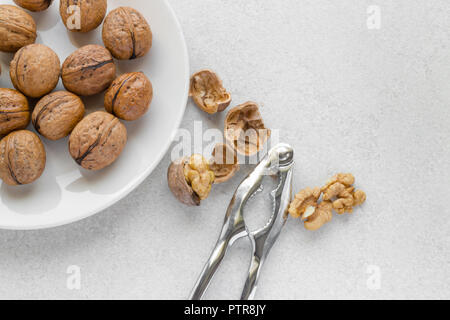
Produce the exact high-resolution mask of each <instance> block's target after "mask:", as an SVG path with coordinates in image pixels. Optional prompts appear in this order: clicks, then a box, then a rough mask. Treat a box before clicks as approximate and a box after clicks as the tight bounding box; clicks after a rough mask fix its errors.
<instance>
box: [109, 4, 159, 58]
mask: <svg viewBox="0 0 450 320" xmlns="http://www.w3.org/2000/svg"><path fill="white" fill-rule="evenodd" d="M102 38H103V43H104V44H105V47H106V48H108V50H109V51H111V53H112V55H113V56H114V57H115V58H116V59H120V60H132V59H136V58H140V57H143V56H144V55H146V54H147V52H149V51H150V48H151V47H152V31H151V29H150V26H149V24H148V22H147V20H145V18H144V16H143V15H142V14H141V13H140V12H138V11H137V10H135V9H133V8H130V7H119V8H117V9H115V10H113V11H111V12H110V13H109V14H108V16H107V17H106V19H105V23H104V24H103V31H102Z"/></svg>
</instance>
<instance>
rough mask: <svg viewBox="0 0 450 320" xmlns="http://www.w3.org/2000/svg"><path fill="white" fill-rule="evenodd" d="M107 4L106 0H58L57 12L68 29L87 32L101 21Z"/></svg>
mask: <svg viewBox="0 0 450 320" xmlns="http://www.w3.org/2000/svg"><path fill="white" fill-rule="evenodd" d="M107 6H108V3H107V0H60V5H59V14H60V15H61V19H62V21H63V23H64V25H65V26H66V28H67V29H68V30H70V31H73V32H89V31H92V30H94V29H96V28H97V27H98V26H99V25H100V24H101V23H102V21H103V19H104V18H105V15H106V9H107Z"/></svg>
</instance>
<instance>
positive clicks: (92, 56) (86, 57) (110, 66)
mask: <svg viewBox="0 0 450 320" xmlns="http://www.w3.org/2000/svg"><path fill="white" fill-rule="evenodd" d="M115 77H116V65H115V64H114V60H113V57H112V56H111V53H109V51H108V50H106V48H105V47H102V46H99V45H93V44H92V45H87V46H84V47H81V48H80V49H78V50H77V51H75V52H74V53H72V54H71V55H70V56H69V57H67V59H66V61H64V64H63V66H62V80H63V84H64V87H65V88H66V89H67V90H69V91H71V92H73V93H75V94H77V95H80V96H92V95H94V94H97V93H100V92H102V91H104V90H105V89H106V88H108V87H109V86H110V85H111V83H112V82H113V81H114V78H115Z"/></svg>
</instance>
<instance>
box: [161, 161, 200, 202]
mask: <svg viewBox="0 0 450 320" xmlns="http://www.w3.org/2000/svg"><path fill="white" fill-rule="evenodd" d="M188 161H189V158H188V157H185V158H181V159H178V160H175V161H174V162H172V163H171V164H170V166H169V169H168V170H167V181H168V183H169V188H170V191H172V193H173V195H174V196H175V198H177V199H178V201H180V202H181V203H183V204H185V205H187V206H199V205H200V197H199V196H198V195H197V194H196V193H195V192H194V190H193V189H192V187H191V186H190V185H189V184H188V183H187V181H186V177H185V175H184V166H185V164H186V163H187V162H188Z"/></svg>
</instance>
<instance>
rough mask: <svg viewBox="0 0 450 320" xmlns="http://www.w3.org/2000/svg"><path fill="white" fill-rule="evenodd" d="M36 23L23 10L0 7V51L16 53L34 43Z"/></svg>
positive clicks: (8, 6) (7, 6)
mask: <svg viewBox="0 0 450 320" xmlns="http://www.w3.org/2000/svg"><path fill="white" fill-rule="evenodd" d="M36 37H37V34H36V23H35V22H34V20H33V18H32V17H31V16H30V15H29V14H28V13H26V12H25V10H23V9H21V8H18V7H15V6H10V5H0V51H4V52H16V51H17V50H19V49H20V48H22V47H24V46H27V45H29V44H32V43H34V42H35V41H36Z"/></svg>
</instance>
